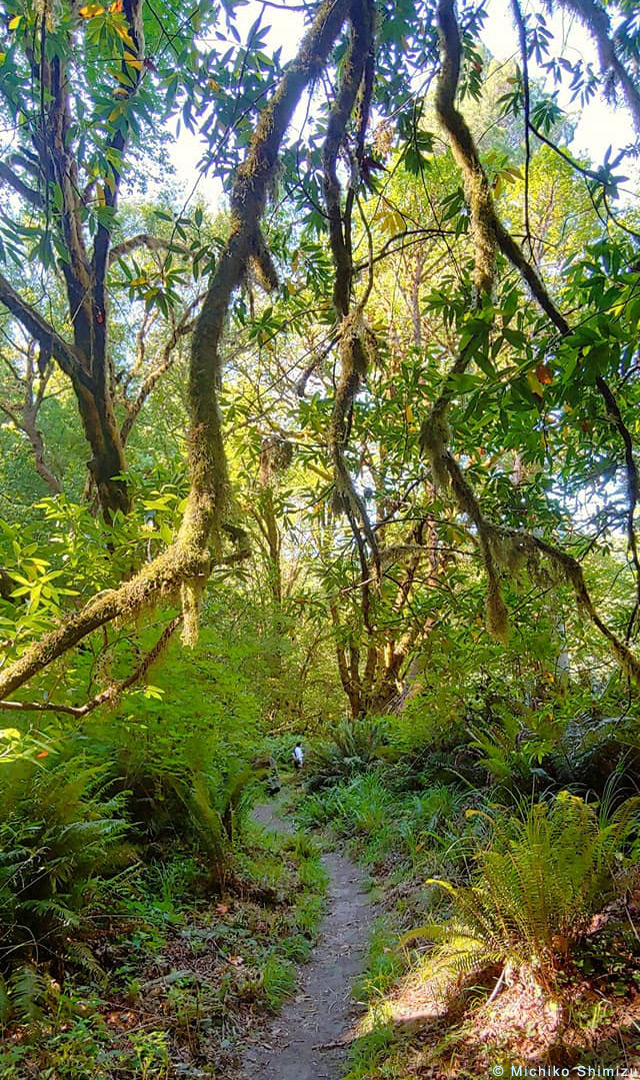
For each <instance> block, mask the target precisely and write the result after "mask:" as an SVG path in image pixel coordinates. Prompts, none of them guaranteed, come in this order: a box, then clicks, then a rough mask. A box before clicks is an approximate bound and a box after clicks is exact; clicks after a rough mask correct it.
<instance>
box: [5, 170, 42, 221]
mask: <svg viewBox="0 0 640 1080" xmlns="http://www.w3.org/2000/svg"><path fill="white" fill-rule="evenodd" d="M0 180H4V182H5V184H9V186H10V187H12V188H13V190H14V191H15V192H17V194H18V195H21V196H22V198H23V199H26V201H27V202H28V203H30V204H31V206H35V208H36V209H37V210H43V209H44V199H43V198H42V195H41V194H40V192H39V191H37V190H36V189H35V188H31V187H29V185H28V184H25V182H24V181H23V180H21V179H20V177H19V176H18V175H17V174H16V173H15V172H14V170H13V169H11V168H9V166H8V165H5V164H4V163H3V162H2V161H0Z"/></svg>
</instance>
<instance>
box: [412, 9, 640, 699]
mask: <svg viewBox="0 0 640 1080" xmlns="http://www.w3.org/2000/svg"><path fill="white" fill-rule="evenodd" d="M581 2H582V0H581ZM590 2H591V0H587V3H590ZM438 23H439V29H440V45H441V53H442V64H441V71H440V76H439V80H438V87H437V91H436V100H437V111H438V115H439V117H440V120H441V123H442V124H443V126H444V128H445V130H446V131H447V134H448V137H449V142H450V145H451V148H452V151H453V154H454V157H455V159H456V161H457V162H458V164H459V166H460V168H461V170H462V173H463V176H464V178H465V188H466V193H467V199H468V201H469V205H470V208H471V215H472V222H473V234H474V240H475V267H476V269H475V279H476V286H477V288H478V290H479V291H480V290H481V289H482V288H485V289H491V287H492V285H493V274H494V269H493V268H494V266H495V252H496V247H497V248H498V249H499V250H500V251H502V253H503V254H504V255H505V256H506V258H507V259H508V260H509V261H510V262H511V264H512V265H513V266H514V267H515V268H516V269H517V270H518V271H519V272H520V274H521V276H522V278H523V279H524V281H525V282H526V283H527V285H528V286H529V288H530V290H531V292H532V294H533V296H534V298H535V300H536V301H537V302H538V304H539V305H540V307H541V308H542V310H543V311H544V312H545V313H546V314H547V315H548V317H549V319H550V320H551V322H552V323H553V325H554V326H555V327H556V328H557V329H558V330H559V332H560V333H561V334H562V335H563V336H565V335H568V334H570V333H571V327H570V325H569V323H568V322H567V320H566V319H565V317H564V315H563V314H562V312H560V311H559V309H558V308H557V306H556V305H555V303H554V302H553V300H552V298H551V296H550V295H549V292H548V290H547V289H546V287H545V285H544V282H543V281H542V279H541V277H540V275H539V274H538V272H537V270H536V269H535V268H534V267H533V266H532V265H531V264H530V263H529V261H528V260H527V259H526V257H525V255H524V254H523V252H522V250H521V249H520V247H519V246H518V244H517V243H516V241H515V240H514V239H513V237H512V236H511V235H510V233H509V232H508V230H507V229H505V227H504V226H503V224H502V222H501V221H500V220H499V218H498V216H497V213H496V210H495V206H494V203H493V199H492V198H491V193H490V190H489V188H488V185H487V180H486V176H485V173H484V170H483V168H482V164H481V162H480V160H479V157H478V153H477V149H476V147H475V144H474V142H473V138H472V136H471V134H470V132H469V128H468V126H467V124H466V122H465V120H464V118H463V117H462V115H461V114H460V113H459V112H458V111H457V109H456V108H455V105H454V100H455V94H456V90H457V83H458V78H459V74H460V57H461V43H460V34H459V30H458V25H457V22H456V17H455V10H454V6H453V0H440V3H439V6H438ZM469 359H470V356H469V354H468V350H467V351H465V349H462V350H461V351H460V352H459V354H458V356H457V358H456V360H455V361H454V364H453V365H452V368H451V370H450V372H449V374H448V376H447V378H446V379H445V383H444V386H443V389H442V391H441V393H440V395H439V396H438V398H437V399H436V401H435V402H434V404H433V405H432V408H431V410H430V413H429V416H428V418H427V419H426V420H425V422H424V424H423V426H422V432H421V438H422V446H423V448H424V450H425V451H426V452H427V454H428V456H429V458H430V461H431V466H432V470H433V474H434V478H435V479H436V481H437V482H439V483H440V484H441V485H446V486H449V487H450V489H451V491H452V493H453V495H454V497H455V500H456V503H457V505H458V507H459V509H460V510H461V512H462V513H463V514H464V515H465V516H466V517H467V519H468V520H469V521H470V522H471V523H472V524H473V526H474V528H475V531H476V534H477V540H478V546H479V548H480V553H481V555H482V559H483V562H484V565H485V569H486V573H487V586H488V587H487V628H488V630H489V631H490V633H491V634H493V635H494V636H495V637H497V638H498V639H500V640H503V641H506V639H507V635H508V616H507V609H506V605H505V602H504V598H503V596H502V587H501V578H500V575H501V572H503V573H506V574H507V575H509V576H512V575H513V574H514V573H515V572H517V571H518V569H520V568H524V567H526V568H527V569H528V571H529V572H530V573H531V575H532V576H533V577H534V578H537V579H539V580H541V579H545V580H547V581H550V582H551V583H566V584H569V585H571V587H572V588H573V590H574V593H575V596H576V600H577V603H578V606H579V607H580V609H581V610H583V611H584V612H585V613H586V614H587V615H588V617H589V618H590V620H591V622H592V623H593V625H594V626H595V627H596V628H597V629H598V630H599V632H600V633H601V634H602V635H603V636H604V637H605V638H606V639H607V641H608V642H609V645H610V646H611V648H612V650H613V652H614V654H615V656H616V657H617V659H618V660H619V661H620V663H621V664H622V665H623V667H624V669H625V670H626V671H627V672H628V673H629V675H631V676H632V677H633V678H634V679H635V680H636V681H637V682H638V683H640V662H639V661H638V659H637V658H636V656H635V655H634V654H633V653H632V652H631V650H630V649H629V648H628V645H627V644H626V643H625V642H623V641H621V640H620V639H619V638H618V637H617V635H616V634H615V633H614V632H613V631H612V630H611V629H610V628H609V627H608V626H607V625H606V624H605V623H604V622H603V620H602V619H601V617H600V616H599V615H598V612H597V611H596V609H595V606H594V604H593V601H592V599H591V596H590V594H589V591H588V589H587V585H586V582H585V580H584V574H583V572H582V567H581V566H580V564H579V562H578V561H577V560H576V559H574V558H573V557H572V556H570V555H568V554H567V553H566V552H564V551H562V550H561V549H560V548H557V547H555V546H554V545H552V544H549V543H546V542H545V541H542V540H540V539H539V538H538V537H535V536H533V535H531V534H529V533H525V532H516V531H514V530H509V529H505V528H501V527H498V526H496V525H494V524H493V523H491V522H490V521H488V520H487V518H485V516H484V514H483V512H482V508H481V505H480V502H479V500H478V498H477V496H476V494H475V492H474V491H473V488H472V487H471V485H470V484H469V482H468V481H467V479H466V477H465V474H464V472H463V470H462V468H461V466H460V465H459V463H458V462H457V461H456V459H455V458H454V457H453V455H452V454H451V452H450V450H449V449H448V446H447V443H448V440H449V430H448V424H447V412H448V408H449V404H450V401H451V396H452V391H453V387H454V386H455V376H457V375H459V374H461V373H462V372H464V370H465V369H466V367H467V364H468V362H469ZM596 385H597V388H598V390H599V391H600V393H601V395H602V397H603V399H604V401H605V404H606V406H607V413H608V415H609V417H610V419H611V420H612V422H613V424H614V425H615V427H616V429H617V430H618V432H619V434H620V435H621V437H622V440H623V443H624V447H625V461H626V468H627V478H628V485H627V486H628V499H629V517H628V522H629V525H628V531H629V539H630V545H631V550H632V554H633V555H634V561H636V560H637V545H636V538H635V528H634V514H635V508H636V504H637V497H638V475H637V470H636V466H635V462H634V458H633V445H632V442H631V436H630V433H629V431H628V428H627V427H626V425H625V424H624V422H623V420H622V416H621V414H620V410H619V409H618V406H617V403H616V400H615V396H614V395H613V393H612V391H611V390H610V388H609V386H608V384H607V383H606V382H605V380H604V379H602V378H601V377H598V378H597V379H596ZM637 565H638V564H637V561H636V566H637ZM638 588H639V589H640V586H638ZM639 595H640V594H639Z"/></svg>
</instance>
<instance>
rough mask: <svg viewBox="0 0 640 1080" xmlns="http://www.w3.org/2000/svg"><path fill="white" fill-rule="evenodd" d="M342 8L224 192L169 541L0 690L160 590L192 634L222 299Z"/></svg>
mask: <svg viewBox="0 0 640 1080" xmlns="http://www.w3.org/2000/svg"><path fill="white" fill-rule="evenodd" d="M348 10H349V3H348V0H326V2H325V3H323V4H322V5H321V7H320V9H319V11H318V14H317V16H316V18H315V21H314V23H313V25H312V27H311V28H310V30H309V31H308V33H307V35H306V36H305V38H304V40H303V42H302V45H301V48H300V52H299V53H298V56H297V57H296V59H295V60H293V61H292V63H291V64H289V66H288V67H287V69H286V71H285V73H284V75H283V78H282V80H281V82H280V84H279V86H278V88H277V90H276V91H275V93H274V94H273V96H272V98H271V100H270V101H269V103H268V104H267V105H266V106H265V108H264V110H263V112H262V115H261V117H260V120H259V121H258V124H257V127H256V130H255V132H254V135H253V139H252V141H251V144H250V146H249V150H248V152H247V156H246V158H245V161H244V162H243V164H242V165H241V166H240V167H239V169H238V170H237V173H236V176H235V180H234V184H233V190H232V196H231V227H230V233H229V238H228V240H227V242H226V245H225V247H224V249H223V251H222V253H221V256H220V259H219V261H218V265H217V268H216V271H215V273H214V275H213V277H212V280H211V283H210V286H209V289H208V291H207V295H206V297H205V300H204V303H203V307H202V310H201V312H200V315H199V317H198V320H197V324H196V327H195V330H194V334H193V339H192V347H191V360H190V370H189V413H190V417H189V420H190V423H189V438H188V447H189V470H190V491H189V497H188V501H187V507H186V510H185V514H184V518H183V520H182V524H181V526H180V529H179V532H178V535H177V537H176V540H175V542H174V543H173V544H172V545H171V546H170V547H169V548H167V550H166V551H164V552H163V553H162V554H161V555H159V556H158V557H157V558H156V559H154V560H153V561H152V562H150V563H148V564H147V565H146V566H145V567H143V569H142V570H140V571H139V573H138V574H136V575H135V576H134V577H133V578H132V579H131V580H130V581H127V582H125V583H124V584H122V585H121V586H120V587H119V588H117V589H110V590H108V591H106V592H104V593H101V594H99V595H97V596H95V597H93V599H92V600H90V601H89V603H88V604H86V605H85V607H84V608H82V609H81V610H80V611H78V612H77V613H76V614H74V615H72V616H71V617H70V618H69V619H67V620H65V621H64V622H62V623H61V624H60V625H59V626H58V627H56V628H55V629H54V630H52V631H50V632H49V633H47V634H45V635H44V637H43V638H41V640H40V641H38V642H36V643H34V644H33V645H31V646H30V647H29V648H28V649H27V650H26V651H25V652H24V653H23V655H22V656H21V657H20V658H19V659H18V660H16V661H15V662H14V663H13V664H11V665H9V666H8V667H7V668H6V670H4V671H2V672H1V673H0V698H5V699H6V698H7V697H8V696H9V695H10V694H12V693H13V692H14V691H15V690H17V689H18V688H19V687H21V686H24V684H25V683H27V682H28V681H29V680H30V679H32V678H33V677H34V676H35V675H37V674H38V673H39V672H40V671H42V670H43V669H44V668H46V667H47V666H48V665H49V664H51V663H52V662H53V661H54V660H56V659H57V658H58V657H60V656H62V655H63V654H64V653H65V652H67V651H68V650H69V649H71V648H73V646H74V645H77V644H78V642H80V641H82V640H83V638H85V637H86V636H87V635H88V634H90V633H92V632H93V631H94V630H96V629H97V628H99V627H100V626H104V625H105V624H106V623H108V622H110V621H112V620H113V619H116V618H118V619H131V618H133V617H135V616H136V615H137V613H138V612H140V611H141V610H142V609H144V608H145V607H148V606H150V605H153V604H156V603H157V602H158V601H159V600H161V599H162V598H163V597H171V598H175V597H176V596H177V595H178V594H182V598H183V603H184V607H185V609H186V610H185V613H186V615H187V618H186V619H185V636H186V638H187V640H193V636H194V633H195V620H196V617H197V597H198V595H199V594H200V593H201V591H202V589H203V588H204V586H205V584H206V581H207V579H208V576H209V573H210V570H211V566H212V563H213V562H214V561H215V560H216V559H218V558H220V552H221V540H220V531H221V528H222V522H223V512H224V508H225V506H226V504H227V502H228V488H229V483H228V475H227V465H226V458H225V452H224V443H223V433H222V423H221V417H220V409H219V404H218V387H219V383H220V380H221V375H222V362H221V355H220V340H221V337H222V332H223V328H224V324H225V319H226V315H227V310H228V307H229V301H230V299H231V296H232V293H233V291H234V290H235V289H236V288H237V287H238V286H239V285H240V283H241V282H242V280H243V278H244V275H245V272H246V269H247V265H248V260H249V258H250V256H251V255H252V254H253V253H254V252H255V250H256V235H257V232H256V231H257V228H258V224H259V221H260V218H261V216H262V213H263V210H264V206H265V201H266V197H267V191H268V189H269V184H270V182H271V180H272V178H273V175H274V172H275V169H276V165H277V161H278V153H279V150H280V146H281V143H282V139H283V138H284V135H285V132H286V130H287V127H288V126H289V123H290V121H291V118H292V116H293V113H294V111H295V108H296V105H297V103H298V101H299V99H300V96H301V94H302V92H303V90H304V88H305V87H306V86H307V84H308V83H309V82H310V81H311V80H312V79H314V78H316V77H317V76H318V75H319V74H320V72H321V71H322V69H323V67H324V66H325V64H326V63H327V59H328V57H329V53H330V51H331V48H332V46H333V44H334V42H335V40H336V38H337V36H338V34H339V32H340V29H341V27H342V24H343V22H344V20H345V18H346V16H347V13H348Z"/></svg>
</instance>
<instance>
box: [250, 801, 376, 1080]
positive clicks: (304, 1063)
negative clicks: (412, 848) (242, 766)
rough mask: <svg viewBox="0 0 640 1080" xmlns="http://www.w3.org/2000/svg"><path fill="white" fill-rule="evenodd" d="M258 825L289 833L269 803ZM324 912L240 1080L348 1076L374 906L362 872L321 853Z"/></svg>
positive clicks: (343, 860) (320, 1079)
mask: <svg viewBox="0 0 640 1080" xmlns="http://www.w3.org/2000/svg"><path fill="white" fill-rule="evenodd" d="M255 817H256V820H258V821H259V822H260V823H261V824H263V825H264V826H265V827H266V828H270V829H273V830H274V831H276V832H292V831H293V830H292V829H291V827H290V825H289V823H288V822H286V821H284V820H283V819H282V818H281V817H280V815H279V812H278V804H277V803H268V804H266V805H264V806H261V807H259V808H258V809H257V810H256V812H255ZM322 862H323V864H324V867H325V869H326V871H327V873H328V875H329V885H328V890H327V906H326V911H325V915H324V919H323V921H322V925H321V927H320V933H319V937H318V940H317V943H316V946H315V948H314V950H313V953H312V955H311V959H310V960H309V962H308V963H306V964H303V965H301V967H300V969H299V970H300V978H299V981H298V988H297V992H296V995H295V997H294V998H293V999H292V1000H291V1001H290V1002H289V1003H287V1004H286V1005H285V1006H284V1007H283V1008H282V1010H281V1011H280V1013H279V1014H278V1015H277V1016H276V1017H275V1018H274V1020H273V1021H272V1023H271V1024H270V1025H269V1026H268V1027H266V1028H263V1029H262V1030H261V1031H260V1032H259V1034H258V1035H257V1036H256V1037H255V1038H254V1041H253V1042H252V1043H251V1044H250V1045H249V1047H248V1048H247V1050H246V1052H245V1054H244V1058H243V1071H242V1078H243V1080H340V1077H342V1076H343V1075H344V1072H345V1071H346V1068H347V1066H346V1064H345V1059H346V1054H347V1046H348V1042H349V1041H350V1035H349V1033H350V1030H351V1027H352V1025H353V1023H354V1022H355V1019H356V1010H355V1008H354V1003H353V1001H352V998H351V991H352V987H353V983H354V981H355V979H356V978H357V977H358V975H360V974H361V972H362V971H363V970H364V965H365V959H366V951H367V944H368V940H369V930H370V926H371V922H372V920H373V917H374V906H373V902H372V900H371V899H370V897H369V895H368V894H367V893H366V892H365V890H364V878H365V874H364V872H363V871H362V870H361V869H360V868H359V867H358V866H356V865H355V864H354V863H352V862H351V860H350V859H348V858H346V856H344V855H340V854H336V853H335V852H327V853H326V854H325V855H323V856H322Z"/></svg>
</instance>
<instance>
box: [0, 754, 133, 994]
mask: <svg viewBox="0 0 640 1080" xmlns="http://www.w3.org/2000/svg"><path fill="white" fill-rule="evenodd" d="M105 775H106V770H105V769H104V768H102V767H100V768H98V767H95V768H90V769H88V768H86V766H85V763H84V761H82V760H81V759H75V758H71V759H69V760H67V761H65V762H60V763H59V764H55V763H54V764H51V765H49V764H47V766H46V767H42V766H40V765H38V764H37V763H34V762H32V761H27V762H25V761H24V760H17V761H14V762H10V763H8V764H4V765H3V767H2V780H3V794H4V793H5V792H6V793H7V796H8V797H7V799H6V801H4V802H3V806H2V811H1V812H0V927H1V928H0V960H1V961H2V962H3V967H5V969H8V968H9V967H10V966H13V965H15V964H19V963H22V964H24V961H25V960H30V959H31V958H32V957H33V958H36V957H37V956H38V951H39V948H40V945H41V944H43V945H45V946H46V949H47V950H48V951H49V952H50V953H51V952H54V953H55V955H56V956H58V957H60V956H62V955H63V954H64V952H65V950H66V949H67V947H68V945H69V930H73V933H74V936H75V937H77V935H79V934H81V933H82V932H83V929H84V926H85V913H86V909H87V904H88V902H89V901H90V899H91V893H92V890H93V883H94V882H95V881H96V880H97V879H98V876H99V875H100V874H103V873H107V874H111V873H113V870H114V868H115V867H117V866H118V865H122V863H123V862H130V861H131V860H132V858H134V857H135V856H134V854H133V852H132V849H131V847H130V846H129V845H127V844H125V843H124V842H123V839H124V834H125V831H126V829H127V828H128V824H127V822H126V820H125V818H124V816H123V813H122V811H123V803H124V796H123V795H121V796H117V797H116V798H113V797H112V798H107V797H105V794H104V784H105ZM22 970H23V971H28V968H23V969H22ZM27 977H28V976H25V978H27Z"/></svg>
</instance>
